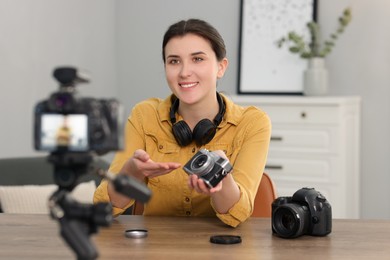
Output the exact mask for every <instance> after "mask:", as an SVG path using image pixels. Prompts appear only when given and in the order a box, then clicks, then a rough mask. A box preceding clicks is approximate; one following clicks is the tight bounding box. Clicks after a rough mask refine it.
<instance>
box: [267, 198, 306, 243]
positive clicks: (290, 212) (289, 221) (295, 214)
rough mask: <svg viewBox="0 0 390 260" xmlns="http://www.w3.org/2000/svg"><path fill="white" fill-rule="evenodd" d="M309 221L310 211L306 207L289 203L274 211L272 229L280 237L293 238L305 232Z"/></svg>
mask: <svg viewBox="0 0 390 260" xmlns="http://www.w3.org/2000/svg"><path fill="white" fill-rule="evenodd" d="M309 221H310V213H309V209H308V208H307V207H301V206H298V205H295V204H289V205H288V206H281V207H279V208H278V209H277V210H276V211H275V212H274V221H273V229H274V230H275V232H276V233H278V234H279V236H281V237H285V238H294V237H298V236H301V235H303V234H304V233H305V232H307V229H308V223H309Z"/></svg>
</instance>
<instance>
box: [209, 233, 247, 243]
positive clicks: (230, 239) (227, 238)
mask: <svg viewBox="0 0 390 260" xmlns="http://www.w3.org/2000/svg"><path fill="white" fill-rule="evenodd" d="M210 242H211V243H213V244H225V245H231V244H238V243H241V242H242V240H241V237H240V236H233V235H217V236H211V237H210Z"/></svg>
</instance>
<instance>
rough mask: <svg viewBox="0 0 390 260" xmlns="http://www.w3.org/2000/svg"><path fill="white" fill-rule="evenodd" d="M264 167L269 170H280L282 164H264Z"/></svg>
mask: <svg viewBox="0 0 390 260" xmlns="http://www.w3.org/2000/svg"><path fill="white" fill-rule="evenodd" d="M265 168H266V169H269V170H282V169H283V166H282V165H266V166H265Z"/></svg>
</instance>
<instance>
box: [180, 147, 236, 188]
mask: <svg viewBox="0 0 390 260" xmlns="http://www.w3.org/2000/svg"><path fill="white" fill-rule="evenodd" d="M183 169H184V171H185V172H186V173H188V174H196V175H198V177H199V178H201V179H202V180H203V181H204V182H205V183H206V184H207V185H208V186H209V187H210V188H213V187H215V186H217V184H218V183H219V182H220V181H222V179H223V178H224V177H225V176H226V175H227V174H228V173H229V172H231V171H232V169H233V167H232V165H231V164H230V163H229V161H228V160H226V159H224V158H222V157H221V156H219V155H218V154H216V153H214V152H210V151H208V150H206V149H201V150H199V151H198V152H197V153H196V154H195V155H194V156H193V157H192V158H191V159H190V160H189V161H188V162H187V163H186V164H185V165H184V167H183Z"/></svg>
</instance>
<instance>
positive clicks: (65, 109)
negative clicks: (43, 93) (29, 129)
mask: <svg viewBox="0 0 390 260" xmlns="http://www.w3.org/2000/svg"><path fill="white" fill-rule="evenodd" d="M53 76H54V78H56V80H57V81H58V82H59V83H60V89H59V91H58V92H54V93H53V94H51V95H50V97H49V98H48V99H47V100H43V101H41V102H39V103H38V104H37V105H36V106H35V110H34V116H35V121H34V146H35V149H36V150H40V151H49V152H88V151H94V152H96V153H97V154H100V155H101V154H104V153H107V152H109V151H116V150H120V149H121V144H122V140H121V138H122V134H121V129H122V123H121V119H122V115H121V114H122V107H121V106H120V103H119V102H118V101H117V100H115V99H107V100H103V99H101V100H98V99H94V98H78V97H77V96H76V85H77V84H78V83H87V82H89V77H88V75H86V74H85V73H84V74H83V72H82V71H80V70H78V69H76V68H73V67H59V68H56V69H55V70H54V73H53Z"/></svg>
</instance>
